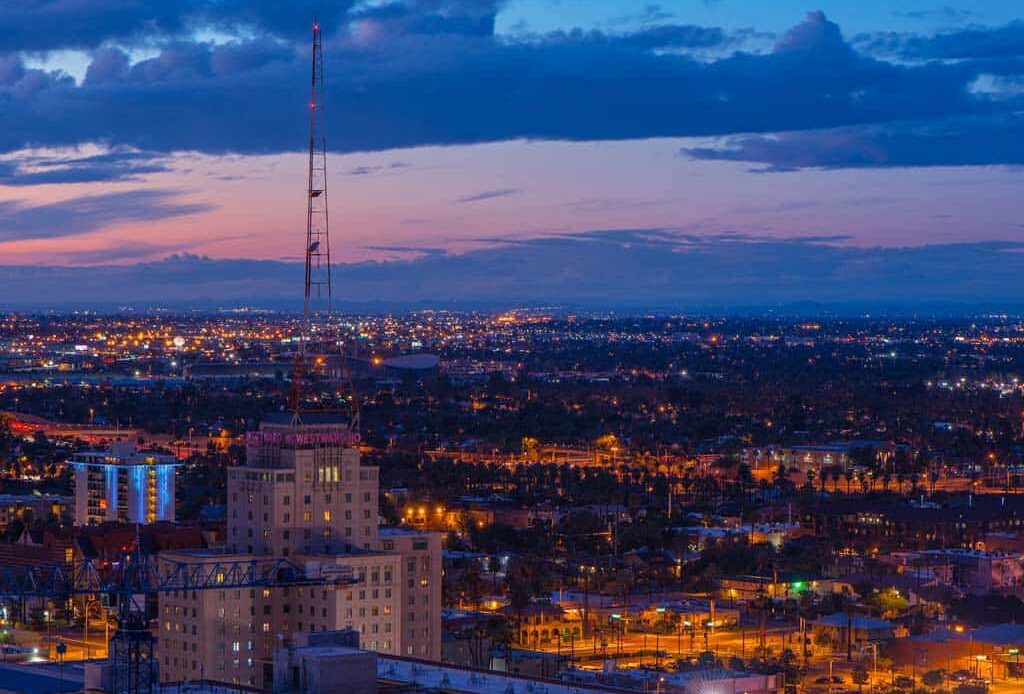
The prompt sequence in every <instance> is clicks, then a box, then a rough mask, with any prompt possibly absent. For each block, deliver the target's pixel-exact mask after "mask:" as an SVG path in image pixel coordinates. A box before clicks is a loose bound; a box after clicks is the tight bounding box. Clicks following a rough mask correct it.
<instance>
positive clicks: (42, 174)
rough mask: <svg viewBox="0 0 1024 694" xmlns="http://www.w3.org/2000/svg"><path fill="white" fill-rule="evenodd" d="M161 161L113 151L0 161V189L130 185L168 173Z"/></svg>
mask: <svg viewBox="0 0 1024 694" xmlns="http://www.w3.org/2000/svg"><path fill="white" fill-rule="evenodd" d="M165 161H166V157H165V156H163V155H159V154H155V153H152V152H137V151H117V150H115V151H111V152H105V153H103V154H94V155H90V156H84V157H39V156H30V157H23V158H20V159H4V160H0V185H5V186H31V185H40V184H47V183H95V182H106V183H109V182H113V181H133V180H138V179H139V178H141V177H142V176H144V175H146V174H152V173H158V172H161V171H168V170H169V167H168V166H167V164H166V163H165Z"/></svg>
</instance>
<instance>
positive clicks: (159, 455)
mask: <svg viewBox="0 0 1024 694" xmlns="http://www.w3.org/2000/svg"><path fill="white" fill-rule="evenodd" d="M69 462H70V463H71V464H72V465H75V464H85V465H88V464H95V465H180V464H181V463H179V462H178V459H177V458H175V457H174V455H172V454H171V453H168V452H167V451H159V450H150V449H142V448H139V447H138V446H136V445H135V444H134V443H132V442H131V441H114V442H112V443H111V444H110V446H108V447H107V448H106V449H104V450H95V451H82V452H80V453H75V455H74V456H73V457H72V459H71V460H70V461H69Z"/></svg>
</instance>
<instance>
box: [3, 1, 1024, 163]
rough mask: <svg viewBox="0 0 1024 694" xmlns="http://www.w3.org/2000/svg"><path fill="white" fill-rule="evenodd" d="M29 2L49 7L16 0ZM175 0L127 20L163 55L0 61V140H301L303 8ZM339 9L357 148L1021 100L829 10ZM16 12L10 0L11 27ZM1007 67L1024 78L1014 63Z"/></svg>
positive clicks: (872, 115)
mask: <svg viewBox="0 0 1024 694" xmlns="http://www.w3.org/2000/svg"><path fill="white" fill-rule="evenodd" d="M102 1H103V0H80V2H77V3H74V5H76V6H80V7H92V8H94V9H95V8H99V7H101V6H102ZM111 1H112V0H106V2H111ZM26 4H33V3H28V0H22V1H21V2H19V3H17V5H16V6H17V7H21V6H24V5H26ZM60 4H61V5H63V3H60ZM170 4H172V5H178V4H181V5H182V6H183V7H184V9H181V10H180V11H177V14H175V15H174V16H173V17H172V16H170V15H168V16H167V17H166V18H164V19H163V20H160V19H158V20H156V21H153V22H149V23H145V22H143V23H142V24H139V23H132V22H128V21H127V20H126V23H125V26H126V27H128V28H125V29H124V30H123V31H122V30H120V29H119V30H118V31H117V32H115V33H118V32H120V33H118V35H127V34H125V33H124V32H128V33H129V34H130V33H131V31H135V30H134V29H131V27H135V26H146V27H152V34H153V35H147V36H149V39H150V40H151V41H152V42H153V43H151V44H150V45H151V46H157V47H158V48H159V51H160V52H159V54H158V55H156V56H153V57H149V58H146V59H144V60H140V61H138V62H135V63H132V62H131V60H129V59H128V57H127V55H128V54H127V53H126V52H125V51H123V50H121V49H119V48H116V47H113V46H111V45H108V44H102V48H100V49H98V50H96V51H95V52H94V53H93V61H92V64H91V65H90V67H89V70H88V71H87V73H86V77H85V79H84V80H83V81H82V83H81V84H76V83H75V82H74V80H72V79H71V78H69V77H67V76H66V75H63V74H61V73H55V72H48V71H43V70H38V69H32V68H28V67H26V66H25V65H24V64H22V63H21V62H19V61H18V59H17V58H14V57H10V56H9V57H7V58H5V59H4V62H0V103H3V104H4V108H3V109H0V152H3V151H6V152H12V151H17V150H20V149H24V148H25V147H27V146H34V147H67V146H75V145H78V144H80V143H83V142H103V143H107V144H108V145H109V146H112V147H122V148H129V149H137V150H144V151H155V152H163V153H167V152H176V151H181V150H196V151H201V152H206V153H214V154H222V153H232V152H233V153H241V154H253V153H276V152H284V151H299V150H301V149H302V148H303V146H304V140H303V137H302V132H303V130H302V128H303V123H304V122H305V117H306V110H307V109H306V107H305V104H306V100H307V98H308V97H307V95H306V93H305V92H306V90H307V89H308V69H309V66H308V56H307V48H306V46H305V45H304V37H303V36H301V35H300V34H297V33H296V31H297V29H295V28H294V27H293V26H292V24H291V22H292V19H291V17H292V16H299V17H300V18H301V16H302V9H303V7H304V6H305V4H304V3H300V5H301V6H300V7H294V3H288V4H287V5H282V6H281V7H282V8H283V9H282V10H281V11H280V12H278V11H277V10H276V9H275V8H277V7H278V4H275V3H251V2H242V0H231V1H227V0H225V1H222V2H217V3H213V2H212V0H211V1H210V2H204V1H201V0H184V1H183V2H182V3H170ZM33 6H35V7H41V6H38V5H34V4H33ZM133 6H134V5H133ZM46 7H48V5H47V6H46ZM332 7H333V6H332ZM338 7H339V8H340V9H338V10H337V11H334V10H332V12H334V14H333V15H332V16H331V17H330V18H325V19H324V25H325V27H328V28H329V30H330V33H329V37H328V41H327V47H326V56H327V65H326V73H327V79H328V88H327V100H326V110H325V118H326V127H327V132H328V133H329V141H330V143H331V147H332V150H334V151H341V152H353V151H372V150H383V149H392V148H402V147H415V146H422V145H446V144H471V143H478V142H488V141H498V140H507V139H514V138H527V139H566V140H607V139H628V138H648V137H659V136H679V137H684V136H708V135H712V136H713V135H731V134H738V133H767V132H779V131H795V130H811V129H822V128H835V127H843V126H852V125H858V124H876V123H886V122H893V121H906V120H913V119H941V118H950V117H960V116H964V115H973V114H978V113H987V112H992V111H998V112H1003V113H1010V112H1013V111H1014V110H1015V109H1019V107H1020V103H1021V98H1019V97H1016V98H1012V99H1008V100H1005V101H1003V102H1000V103H996V102H995V101H994V100H993V99H991V98H989V97H988V96H987V95H985V94H980V93H976V92H974V91H972V90H971V89H970V88H969V87H970V85H972V84H973V83H974V82H975V81H976V80H977V79H978V77H979V75H981V74H984V73H991V72H993V70H995V69H996V68H997V67H999V66H994V65H992V64H991V62H990V61H988V62H986V63H985V64H980V63H978V64H976V63H975V62H973V61H962V62H959V63H956V64H941V63H936V64H927V65H916V64H905V63H902V62H887V61H884V60H879V59H877V58H873V57H871V56H869V55H867V54H864V53H860V52H858V51H856V50H854V49H853V48H852V47H851V45H850V44H849V43H848V42H846V41H845V40H844V39H843V36H842V34H841V32H840V31H839V27H838V26H836V25H835V24H834V23H833V22H831V21H829V20H828V19H827V18H826V17H825V16H824V15H823V14H822V13H820V12H819V13H811V14H809V15H808V16H807V17H806V18H805V19H804V20H803V21H802V22H800V23H799V24H798V25H796V26H795V27H794V28H793V29H792V30H791V31H789V32H787V33H786V34H785V35H784V36H783V37H782V38H781V39H780V40H779V41H778V42H777V44H776V45H775V47H774V48H773V49H772V50H771V51H769V52H766V53H747V52H735V53H732V54H731V55H719V56H718V57H716V58H714V59H707V58H704V59H698V58H696V57H694V56H692V55H690V54H689V51H691V50H697V51H701V50H704V49H706V48H708V47H717V48H718V49H720V50H724V49H725V48H726V47H729V46H732V45H733V43H734V42H735V41H736V35H731V34H729V33H727V32H724V31H723V30H721V29H719V28H715V27H694V26H685V25H656V26H643V27H641V28H640V29H638V30H636V31H633V32H617V33H603V32H594V31H567V32H552V33H548V34H540V35H526V36H521V37H520V36H498V35H496V34H495V33H494V30H493V19H494V16H495V15H496V13H497V12H498V11H499V10H500V5H499V4H497V3H495V2H490V1H487V0H461V1H451V0H449V1H445V0H417V1H412V2H394V3H385V4H383V5H373V6H369V7H368V6H366V5H365V4H360V5H359V6H358V7H355V8H353V7H351V6H349V5H347V4H346V3H339V4H338ZM284 8H286V9H287V12H285V11H284ZM14 14H17V13H16V12H14V13H13V14H12V13H11V12H8V15H7V18H8V19H11V17H12V16H13V15H14ZM286 15H287V16H286ZM218 17H223V18H225V19H224V21H225V22H226V24H225V25H224V26H225V27H226V28H225V29H224V31H230V30H231V27H242V26H245V27H249V31H250V32H257V36H255V37H249V36H248V35H245V38H238V39H235V40H229V41H221V42H220V43H217V44H213V43H209V42H199V41H195V40H190V39H188V38H187V37H184V36H183V35H181V34H180V33H175V32H176V31H177V29H176V28H177V27H188V28H191V29H194V28H195V27H196V26H198V25H199V23H201V22H211V21H214V20H216V19H217V18H218ZM46 18H47V16H46V15H44V16H42V17H39V18H37V19H36V22H37V23H38V22H43V20H46ZM328 19H329V21H328ZM94 21H95V22H97V23H99V24H102V22H101V21H100V19H98V18H97V19H95V20H94ZM133 21H134V20H133ZM44 23H45V22H44ZM113 23H114V24H116V23H117V22H113ZM203 26H210V25H209V24H206V25H203ZM3 28H4V15H3V14H0V35H3ZM307 29H308V27H307ZM239 32H241V30H239ZM259 32H262V33H259ZM44 33H45V32H44ZM94 33H98V32H94ZM131 35H134V34H131ZM154 35H160V36H166V37H165V38H164V39H163V40H157V39H155V38H153V36H154ZM239 35H240V36H243V35H244V34H242V33H240V34H239ZM297 37H298V38H297ZM110 40H113V37H112V36H111V35H105V36H104V38H103V41H110ZM54 41H58V38H55V39H54ZM97 45H101V44H97ZM119 51H120V52H119ZM999 69H1000V70H1002V71H1003V72H1006V73H1007V74H1013V66H1012V65H1003V66H1002V67H999ZM1021 71H1024V68H1022V69H1021ZM156 124H159V126H157V125H156ZM979 136H980V137H984V134H983V133H981V134H980V135H979Z"/></svg>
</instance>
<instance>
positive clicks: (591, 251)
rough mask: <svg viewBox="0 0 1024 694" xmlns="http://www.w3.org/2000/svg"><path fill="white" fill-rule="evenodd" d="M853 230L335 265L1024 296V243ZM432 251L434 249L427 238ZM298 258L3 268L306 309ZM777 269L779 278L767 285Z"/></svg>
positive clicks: (642, 288)
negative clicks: (861, 240)
mask: <svg viewBox="0 0 1024 694" xmlns="http://www.w3.org/2000/svg"><path fill="white" fill-rule="evenodd" d="M844 241H845V239H843V238H842V237H830V236H822V237H818V238H791V239H768V238H754V237H750V236H746V235H742V234H732V235H724V236H711V237H702V236H699V235H695V234H691V233H679V232H675V231H672V230H666V229H641V230H636V229H634V230H631V229H621V230H602V231H592V232H587V233H583V234H576V235H568V234H566V235H560V236H555V237H544V238H536V239H521V240H519V241H518V242H516V243H506V244H496V245H494V246H491V247H488V248H484V249H480V250H475V251H471V252H469V253H465V254H462V255H457V256H456V255H442V254H425V255H418V256H414V257H411V258H408V259H402V260H394V261H389V262H371V263H356V264H349V265H339V266H336V268H335V279H336V281H337V286H338V287H342V288H343V290H342V296H340V301H341V303H342V304H348V305H353V304H366V303H370V302H376V303H377V304H378V305H385V306H402V307H408V306H411V305H413V304H420V305H452V304H457V305H461V306H474V305H491V306H509V305H516V304H523V303H526V304H541V303H543V304H548V305H550V304H551V303H555V304H562V305H575V306H592V307H602V308H608V307H616V308H619V307H622V308H635V309H643V308H659V307H660V308H672V309H674V310H680V309H682V310H688V309H697V308H701V307H721V306H730V305H731V306H751V307H756V306H760V307H765V306H777V305H783V304H792V303H793V302H818V303H821V304H843V305H847V306H865V305H869V306H875V305H879V304H885V305H901V306H904V307H907V306H911V307H912V306H922V305H926V304H928V303H929V302H963V304H964V305H965V306H969V307H970V310H973V311H977V310H980V309H981V308H982V307H986V306H993V305H1011V304H1012V305H1017V306H1020V305H1022V304H1024V289H1022V288H1021V286H1020V283H1019V282H1018V281H1017V280H1018V278H1019V277H1020V275H1021V273H1022V272H1024V252H1021V251H1024V244H1021V243H1011V242H976V243H963V244H947V245H926V246H917V247H901V248H860V247H855V246H849V245H846V244H845V243H844ZM416 250H419V251H422V250H423V249H416ZM301 277H302V265H301V263H297V262H278V261H253V260H210V259H207V258H200V257H197V256H194V255H188V254H183V255H181V254H179V255H176V256H174V257H172V258H169V259H167V260H164V261H160V262H148V263H142V264H137V265H127V266H118V267H114V266H108V267H90V268H74V267H52V266H31V267H28V266H25V267H17V266H8V267H0V296H2V297H3V300H2V301H3V305H4V306H8V307H17V306H70V305H95V304H103V303H106V304H116V303H119V302H123V301H124V291H123V288H124V287H126V286H130V287H133V290H134V291H133V300H134V301H135V302H136V303H139V304H176V305H182V304H189V303H202V304H204V305H208V306H209V305H214V306H218V305H219V306H224V305H231V304H235V303H244V304H247V305H255V304H260V303H263V304H267V305H278V306H288V307H292V308H294V307H296V306H297V305H298V303H299V301H298V299H299V298H300V295H301V292H299V291H298V289H297V288H300V287H301ZM765 277H771V278H773V280H772V282H769V283H766V282H765V281H764V278H765Z"/></svg>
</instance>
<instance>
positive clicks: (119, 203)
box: [0, 189, 214, 241]
mask: <svg viewBox="0 0 1024 694" xmlns="http://www.w3.org/2000/svg"><path fill="white" fill-rule="evenodd" d="M179 195H180V194H179V192H178V191H174V190H160V189H142V190H132V191H123V192H117V193H105V194H101V195H88V196H83V197H77V198H71V199H69V200H61V201H59V202H51V203H45V204H42V205H32V204H29V203H26V202H24V201H17V200H5V201H0V241H14V240H23V239H42V238H57V237H64V236H77V235H79V234H85V233H88V232H90V231H95V230H97V229H102V228H105V227H108V226H111V225H114V224H118V223H122V222H145V221H156V220H160V219H167V218H170V217H182V216H186V215H192V214H199V213H202V212H208V211H210V210H211V209H213V208H214V206H213V205H210V204H207V203H194V202H182V201H181V200H179Z"/></svg>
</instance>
